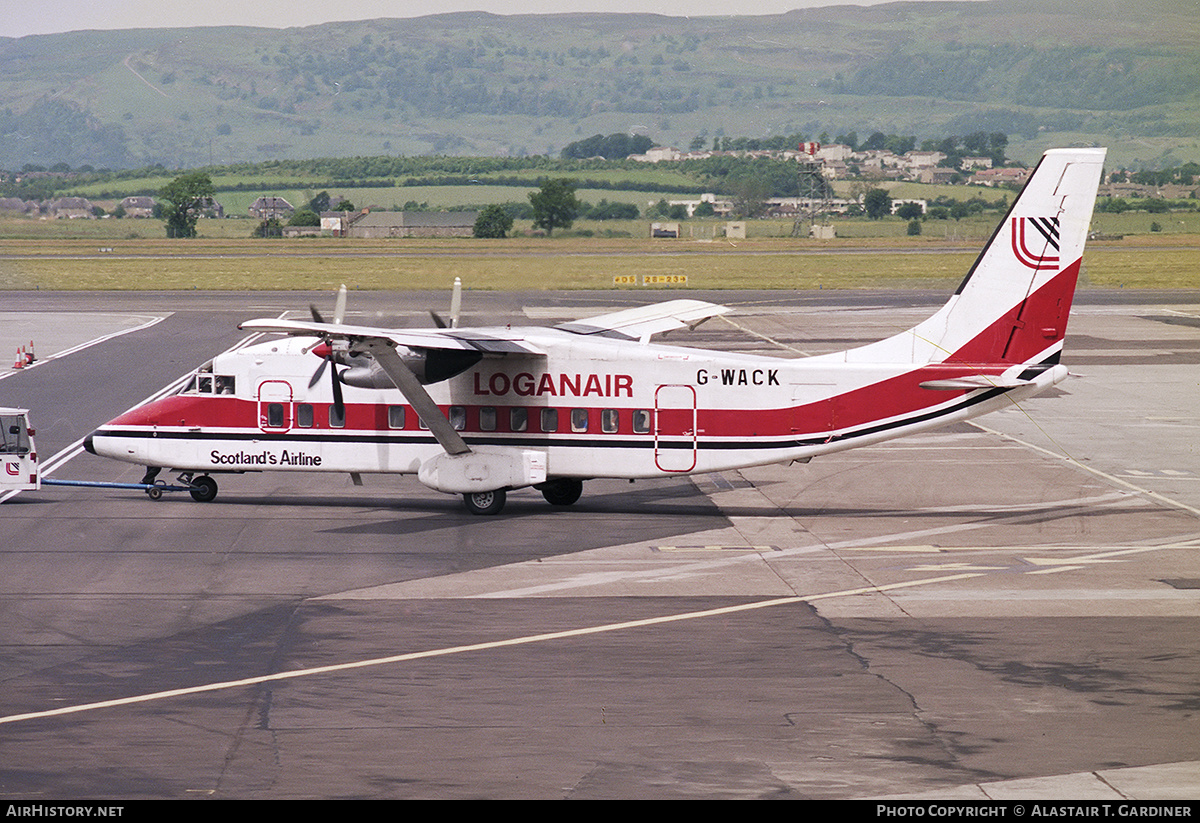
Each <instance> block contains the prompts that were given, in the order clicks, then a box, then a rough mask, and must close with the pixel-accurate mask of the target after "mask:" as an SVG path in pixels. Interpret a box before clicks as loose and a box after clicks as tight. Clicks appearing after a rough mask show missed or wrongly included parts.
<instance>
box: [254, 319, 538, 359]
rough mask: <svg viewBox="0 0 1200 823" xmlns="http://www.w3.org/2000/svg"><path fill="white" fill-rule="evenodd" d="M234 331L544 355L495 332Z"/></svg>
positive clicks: (322, 326) (301, 325)
mask: <svg viewBox="0 0 1200 823" xmlns="http://www.w3.org/2000/svg"><path fill="white" fill-rule="evenodd" d="M238 328H240V329H246V330H248V331H257V332H278V333H280V334H287V335H291V336H293V337H296V336H311V337H323V338H325V339H327V340H350V341H353V340H368V339H379V340H389V341H391V342H392V344H393V345H397V346H404V347H406V348H410V349H442V350H449V351H478V352H483V353H484V354H524V355H529V356H535V357H536V356H544V355H545V352H544V351H542V350H541V349H539V348H538V347H536V346H534V345H532V344H531V343H529V342H527V341H525V339H524V338H523V336H522V335H520V334H506V333H505V332H503V331H498V330H492V331H486V330H483V329H384V328H375V327H372V326H349V325H345V324H340V323H317V322H315V321H311V320H247V321H246V322H245V323H242V324H241V325H240V326H238Z"/></svg>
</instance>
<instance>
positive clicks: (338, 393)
mask: <svg viewBox="0 0 1200 823" xmlns="http://www.w3.org/2000/svg"><path fill="white" fill-rule="evenodd" d="M308 310H309V311H310V312H311V313H312V319H313V322H315V323H324V322H325V318H324V317H322V316H321V312H320V311H318V310H317V307H316V304H314V303H309V304H308ZM345 320H346V285H345V284H344V283H343V284H342V287H341V288H340V289H338V293H337V299H336V301H334V306H333V322H334V325H338V326H340V325H342V324H343V323H344V322H345ZM322 349H323V351H322ZM312 351H313V352H314V353H317V354H320V356H321V365H320V366H318V367H317V370H316V371H315V372H313V376H312V379H311V380H309V381H308V387H309V388H310V389H311V388H312V387H313V386H315V385H317V383H318V382H320V380H321V375H322V374H323V373H324V371H325V367H326V366H329V365H330V364H331V363H333V364H334V365H333V366H331V367H330V369H329V378H330V382H331V383H332V386H333V405H334V408H336V409H337V411H338V414H339V415H340V416H345V414H346V403H345V401H344V400H343V399H342V376H341V375H340V374H339V373H338V370H337V364H336V359H337V352H336V351H335V350H334V348H333V345H332V343H330V341H329V340H322V341H321V343H320V345H318V346H315V347H313V349H312Z"/></svg>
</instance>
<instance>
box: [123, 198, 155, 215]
mask: <svg viewBox="0 0 1200 823" xmlns="http://www.w3.org/2000/svg"><path fill="white" fill-rule="evenodd" d="M120 208H121V209H122V210H123V211H124V212H125V216H126V217H143V218H145V217H153V216H154V198H153V197H144V196H141V195H138V196H135V197H126V198H125V199H124V200H122V201H121V206H120Z"/></svg>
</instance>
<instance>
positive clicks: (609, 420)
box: [600, 409, 621, 434]
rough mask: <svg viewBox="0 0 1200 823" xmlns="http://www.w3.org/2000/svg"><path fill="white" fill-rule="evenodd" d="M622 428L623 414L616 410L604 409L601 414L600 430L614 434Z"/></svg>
mask: <svg viewBox="0 0 1200 823" xmlns="http://www.w3.org/2000/svg"><path fill="white" fill-rule="evenodd" d="M620 428H621V413H620V412H619V411H617V410H616V409H604V410H603V411H602V412H600V430H601V431H602V432H604V433H605V434H612V433H613V432H615V431H617V430H618V429H620Z"/></svg>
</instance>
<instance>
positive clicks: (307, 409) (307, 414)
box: [296, 403, 313, 429]
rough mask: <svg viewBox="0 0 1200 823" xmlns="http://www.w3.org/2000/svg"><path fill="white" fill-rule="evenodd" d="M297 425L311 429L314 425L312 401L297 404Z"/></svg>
mask: <svg viewBox="0 0 1200 823" xmlns="http://www.w3.org/2000/svg"><path fill="white" fill-rule="evenodd" d="M296 425H297V426H299V427H300V428H302V429H311V428H312V425H313V407H312V404H311V403H299V404H297V405H296Z"/></svg>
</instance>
